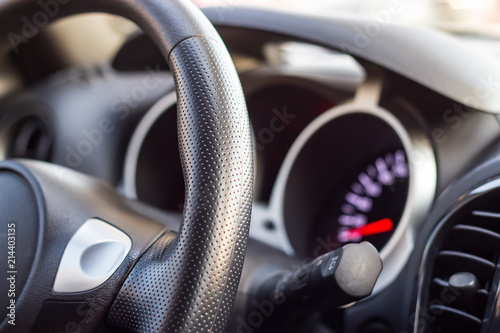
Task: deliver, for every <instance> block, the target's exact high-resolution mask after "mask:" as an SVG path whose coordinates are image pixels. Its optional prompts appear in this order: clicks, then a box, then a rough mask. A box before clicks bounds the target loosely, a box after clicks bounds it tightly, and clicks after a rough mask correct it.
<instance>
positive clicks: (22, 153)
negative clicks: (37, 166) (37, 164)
mask: <svg viewBox="0 0 500 333" xmlns="http://www.w3.org/2000/svg"><path fill="white" fill-rule="evenodd" d="M13 128H14V130H13V131H12V133H11V135H10V137H9V150H8V156H9V157H10V158H31V159H36V160H41V161H48V160H49V159H50V154H51V150H52V134H51V133H50V131H49V129H48V127H47V125H46V124H45V122H44V121H43V120H42V119H41V118H39V117H37V116H27V117H24V118H22V119H20V120H19V121H18V122H17V123H16V124H15V126H14V127H13Z"/></svg>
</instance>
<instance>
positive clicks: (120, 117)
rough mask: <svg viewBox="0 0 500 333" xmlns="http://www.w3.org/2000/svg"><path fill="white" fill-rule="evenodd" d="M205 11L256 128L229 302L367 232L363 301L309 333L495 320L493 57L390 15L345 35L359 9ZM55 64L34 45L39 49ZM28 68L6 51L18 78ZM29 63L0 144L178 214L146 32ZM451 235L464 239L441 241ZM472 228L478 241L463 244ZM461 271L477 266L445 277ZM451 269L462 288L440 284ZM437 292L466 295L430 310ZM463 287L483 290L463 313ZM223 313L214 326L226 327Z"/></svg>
mask: <svg viewBox="0 0 500 333" xmlns="http://www.w3.org/2000/svg"><path fill="white" fill-rule="evenodd" d="M205 14H206V15H207V16H208V17H209V19H210V20H211V21H212V22H213V24H214V25H215V26H216V28H217V29H218V31H219V33H220V34H221V36H222V39H223V40H224V42H225V43H226V46H227V47H228V50H229V51H230V54H231V56H232V57H233V61H234V63H235V66H236V68H237V70H238V74H239V76H240V80H241V82H242V86H243V90H244V93H245V98H246V102H247V107H248V111H249V115H250V120H251V125H252V131H253V137H254V154H255V155H254V161H255V162H254V163H255V175H254V183H255V185H254V186H255V188H254V204H253V214H252V222H251V229H250V238H251V240H250V244H249V250H248V254H247V259H246V264H245V266H244V273H243V277H242V282H241V284H240V289H239V293H238V300H237V305H236V308H235V313H238V311H244V310H242V309H245V308H246V307H247V306H248V304H245V295H248V294H252V293H253V292H255V288H256V285H258V283H259V281H261V280H262V279H263V278H264V277H265V276H269V275H272V274H273V273H275V272H277V271H279V270H283V269H287V268H290V267H293V266H294V265H300V264H304V263H307V262H309V261H310V260H312V259H314V258H316V257H318V256H320V255H322V254H324V253H327V252H330V251H333V250H335V249H337V248H339V247H341V246H343V245H346V244H349V243H358V242H361V241H368V242H370V243H372V244H373V245H374V246H375V247H376V248H377V249H378V250H379V252H380V254H381V257H382V260H383V264H384V269H383V271H382V273H381V276H380V277H379V280H378V282H377V285H376V286H375V290H374V292H373V294H372V296H370V297H369V298H367V299H365V300H363V301H360V302H358V303H356V304H354V305H351V306H349V307H345V308H342V309H331V311H329V312H328V313H323V314H321V315H319V317H318V318H317V323H318V326H317V327H316V329H315V332H316V331H317V332H363V333H369V332H448V331H450V330H449V329H446V327H451V326H450V325H454V326H453V329H452V330H451V331H453V332H459V331H460V332H462V331H464V332H494V331H495V330H494V327H498V326H494V325H499V324H498V320H497V318H498V314H495V311H494V309H495V306H494V305H495V304H496V303H495V302H496V301H497V300H498V297H497V296H498V290H497V289H498V284H499V279H498V274H499V273H498V272H500V270H499V269H498V265H499V262H498V259H499V256H498V253H499V252H500V251H498V250H496V249H497V248H498V240H499V239H500V236H499V235H498V234H497V232H498V231H500V228H498V227H497V226H496V225H495V226H494V227H490V226H489V224H488V223H489V222H488V221H490V220H491V221H494V220H495V219H498V217H499V216H500V211H499V210H498V208H497V205H495V204H494V202H495V200H496V198H497V197H498V193H497V188H498V180H496V179H497V177H498V170H500V169H499V168H498V164H499V162H498V148H499V147H498V144H499V139H500V123H499V118H498V113H499V112H500V93H498V91H496V90H497V86H498V84H497V83H496V78H500V60H499V59H497V58H496V57H494V56H493V55H490V54H488V53H487V52H485V51H484V52H483V51H481V50H475V49H471V48H470V47H468V46H467V44H466V42H463V41H460V40H459V39H458V38H456V37H450V36H447V35H445V34H444V33H440V32H434V31H427V30H423V29H419V28H413V27H404V26H388V27H386V28H384V29H383V30H382V32H380V34H379V35H377V36H375V37H374V38H373V39H372V40H371V42H370V43H369V44H368V46H366V47H363V48H361V47H358V46H359V45H358V46H357V45H355V43H354V44H353V41H355V37H356V35H355V33H356V31H357V30H356V27H365V25H366V24H367V23H366V22H365V21H363V20H362V19H354V18H353V19H349V18H344V17H314V16H307V15H299V14H290V13H286V12H277V11H276V12H274V11H266V10H257V9H245V8H234V9H232V11H231V15H225V16H223V17H221V16H220V15H219V14H220V12H219V11H217V10H216V9H206V10H205ZM256 17H258V19H256ZM297 22H299V23H300V24H297ZM299 27H301V28H299ZM42 37H43V36H41V37H40V38H42ZM437 45H439V52H437V51H436V46H437ZM350 46H351V47H350ZM29 47H33V48H34V51H36V52H40V50H39V49H37V45H36V43H33V44H31V45H29ZM47 52H48V51H46V53H47ZM457 54H460V56H456V55H457ZM53 60H54V59H53V58H52V56H51V53H50V52H48V53H47V54H45V56H41V57H40V59H38V60H37V61H39V63H40V64H42V65H43V64H46V63H47V62H51V61H53ZM40 64H39V65H40ZM30 65H32V64H30V61H29V59H25V58H21V57H17V56H16V55H15V54H12V56H11V64H10V66H12V67H13V68H16V70H17V71H18V72H19V73H21V75H20V76H22V73H25V72H27V71H29V70H30ZM36 74H37V75H34V74H33V75H34V76H33V77H29V78H27V77H25V78H24V80H25V85H24V87H23V88H22V89H17V90H15V91H14V92H12V93H10V94H7V95H5V96H3V97H2V100H1V103H0V124H1V125H0V157H1V158H2V159H6V158H32V159H38V160H42V161H47V162H52V163H56V164H59V165H62V166H65V167H69V168H72V169H75V170H78V171H81V172H83V173H86V174H89V175H92V176H95V177H98V178H100V179H102V180H104V181H106V182H108V183H110V184H112V185H113V186H114V187H115V188H117V189H118V190H119V191H120V192H121V193H122V194H123V195H124V196H126V197H128V198H131V199H135V200H139V201H141V202H144V203H146V204H148V205H150V206H151V207H153V208H152V209H159V210H161V211H168V212H170V213H171V214H173V215H175V216H177V219H178V220H179V221H180V216H181V212H182V209H183V203H184V183H183V176H182V168H181V162H180V157H179V152H178V141H177V130H176V119H177V118H176V95H175V87H174V80H173V77H172V75H171V73H170V71H169V68H168V65H167V63H166V62H165V61H164V60H163V58H162V56H161V54H160V52H159V51H158V50H157V49H156V47H155V45H154V44H153V43H152V42H151V41H150V40H149V39H148V38H147V37H145V35H143V34H142V32H140V31H134V32H133V33H131V34H130V35H128V37H127V39H126V41H125V42H124V43H123V44H122V45H121V46H120V47H119V49H118V51H117V52H116V54H115V55H114V56H113V57H112V59H111V60H110V61H109V62H106V63H100V64H95V65H91V66H85V67H82V66H79V67H73V66H72V67H69V68H64V66H63V65H62V64H59V66H55V69H54V70H52V71H51V72H50V73H48V74H47V73H36ZM160 151H161V154H160V153H159V152H160ZM470 216H474V217H475V218H474V221H476V222H473V223H472V224H471V225H469V224H470V221H471V217H470ZM488 219H490V220H488ZM448 221H450V222H448ZM464 221H466V222H467V221H468V223H469V224H467V223H466V222H464ZM450 230H453V233H454V234H455V236H456V237H458V239H462V240H463V239H469V237H471V238H470V240H467V241H462V243H464V244H461V245H460V244H451V243H452V241H447V240H446V241H445V240H443V239H445V238H446V237H448V236H447V235H449V234H450V232H451V231H450ZM457 235H458V236H457ZM484 235H486V236H484ZM482 236H484V237H486V238H487V239H488V242H490V243H491V246H486V247H485V248H481V249H479V250H477V249H476V248H475V247H474V246H472V245H471V243H474V244H479V243H481V242H486V241H485V240H483V238H482ZM490 243H488V244H490ZM470 247H474V249H473V250H470V251H468V252H467V251H466V250H464V248H470ZM446 251H447V252H446ZM460 251H461V252H460ZM464 251H465V252H466V253H465V254H464ZM485 253H486V254H485ZM436 258H437V259H436ZM477 258H479V259H477ZM460 260H462V262H465V264H462V262H461V261H460ZM474 260H475V261H474ZM485 261H487V262H486V263H485ZM435 262H437V263H435ZM443 267H448V268H446V269H445V268H443ZM476 267H477V268H476ZM485 267H486V268H485ZM464 272H467V273H468V274H472V275H473V276H474V274H475V276H476V277H477V278H470V275H468V276H465V277H464V275H463V274H462V275H460V276H458V277H456V275H457V274H460V273H464ZM453 276H455V278H456V279H458V278H464V279H465V278H467V277H469V278H470V279H471V280H473V283H474V285H475V287H474V288H475V289H474V288H472V287H471V288H469V289H467V288H465V287H460V286H458V287H456V288H455V289H449V288H450V284H453V283H455V282H453V281H454V280H453V279H452V277H453ZM471 283H472V282H471ZM439 288H441V289H442V288H448V289H446V290H460V292H461V293H463V294H467V293H469V294H470V295H469V296H460V297H462V298H460V297H458V299H459V301H458V302H456V304H458V305H456V304H455V303H453V302H442V301H441V303H443V304H441V303H439V302H438V303H439V304H438V303H436V304H437V305H436V304H434V303H432V301H433V300H436V299H438V300H439V299H442V297H443V296H442V295H443V293H442V292H441V291H440V290H441V289H439ZM472 289H474V290H472ZM471 290H472V291H471ZM471 293H472V294H471ZM471 295H472V296H471ZM477 295H479V296H477ZM476 296H477V299H479V301H477V302H482V303H481V305H480V306H473V307H472V308H471V306H470V303H471V302H476ZM460 299H461V300H460ZM429 304H430V305H429ZM454 304H455V305H454ZM478 309H479V310H478ZM429 311H431V312H429ZM490 312H491V313H493V314H489V313H490ZM242 313H243V312H242ZM429 313H430V314H429ZM430 317H432V318H434V319H432V320H431V319H429V318H430ZM435 318H437V319H435ZM464 318H465V319H464ZM483 318H489V319H488V320H486V319H483ZM233 319H234V320H233V321H232V324H231V325H232V326H230V328H229V329H228V332H229V331H238V329H241V326H238V325H239V324H238V323H239V322H238V320H237V318H236V317H235V318H233ZM451 323H454V324H451ZM457 323H464V324H463V325H462V324H457ZM486 327H488V329H490V330H489V331H486ZM252 328H255V327H253V326H252Z"/></svg>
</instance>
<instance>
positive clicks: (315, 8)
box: [194, 0, 500, 37]
mask: <svg viewBox="0 0 500 333" xmlns="http://www.w3.org/2000/svg"><path fill="white" fill-rule="evenodd" d="M194 2H195V3H196V4H197V5H198V6H200V7H205V6H221V7H222V8H224V7H226V8H227V9H228V10H226V13H228V12H229V11H230V7H236V6H253V7H267V8H269V7H275V8H280V9H287V10H290V11H300V12H302V13H304V12H310V13H321V14H322V15H328V13H342V12H344V13H354V14H359V15H363V16H366V17H368V18H373V19H376V18H377V13H379V12H380V11H383V10H388V9H390V8H393V6H397V7H399V9H400V11H401V12H400V13H399V14H398V15H394V21H395V22H398V23H404V24H419V25H428V26H433V27H436V28H439V29H443V30H446V31H450V32H453V33H459V34H470V35H480V36H485V37H486V36H489V37H500V24H499V23H500V0H309V1H303V0H194ZM221 12H224V10H223V9H222V10H221Z"/></svg>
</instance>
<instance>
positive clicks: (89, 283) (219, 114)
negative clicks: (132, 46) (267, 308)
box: [0, 0, 253, 332]
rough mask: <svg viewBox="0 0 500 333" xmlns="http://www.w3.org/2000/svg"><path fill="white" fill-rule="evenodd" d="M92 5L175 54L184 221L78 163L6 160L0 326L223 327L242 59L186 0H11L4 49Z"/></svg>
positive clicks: (240, 219) (232, 259)
mask: <svg viewBox="0 0 500 333" xmlns="http://www.w3.org/2000/svg"><path fill="white" fill-rule="evenodd" d="M87 12H106V13H110V14H115V15H120V16H123V17H125V18H128V19H130V20H131V21H133V22H135V23H136V24H137V25H138V26H139V27H140V28H141V29H143V30H144V32H145V33H146V34H147V35H149V37H150V38H151V39H152V40H153V41H154V42H155V43H156V45H157V47H158V48H159V49H160V50H161V52H162V54H163V55H164V57H165V58H166V59H167V61H168V63H169V66H170V69H171V71H172V73H173V75H174V78H175V85H176V93H177V102H178V108H177V110H178V111H177V112H178V116H177V128H178V136H179V150H180V155H181V160H182V168H183V173H184V181H185V184H186V196H185V197H186V199H185V205H184V210H183V214H182V223H181V225H180V228H179V231H178V232H177V231H176V230H173V227H169V225H168V222H163V223H160V222H158V221H157V220H158V219H159V217H158V216H160V215H161V214H159V213H157V212H153V211H152V209H151V208H148V207H146V206H144V205H141V204H140V203H138V202H133V201H130V200H128V199H125V198H123V197H122V196H120V195H119V194H118V193H117V192H115V190H114V189H113V188H111V187H110V186H109V185H107V184H105V183H103V182H101V181H99V180H97V179H94V178H91V177H89V176H86V175H83V174H80V173H77V172H75V171H71V170H66V169H64V168H62V167H59V166H56V165H53V164H48V163H43V162H36V161H28V160H17V161H4V162H1V163H0V201H1V203H0V212H2V213H1V217H0V226H1V227H2V230H1V231H0V233H5V234H6V235H8V242H5V246H4V245H2V249H1V250H2V251H3V252H5V250H6V249H5V248H7V247H9V251H10V250H13V251H12V253H11V254H13V256H10V257H15V259H17V261H16V262H15V263H14V264H12V266H11V267H10V268H11V269H9V271H10V272H11V273H8V275H10V276H12V279H11V280H9V281H8V282H7V285H5V287H6V288H10V287H13V288H14V294H15V296H14V297H7V296H6V295H7V294H6V293H5V292H4V290H3V289H2V290H1V292H2V296H0V297H2V298H1V299H0V301H1V304H0V305H1V306H2V308H3V309H7V316H6V317H5V319H4V320H3V322H2V324H1V326H0V330H1V331H20V332H26V331H30V330H31V331H36V332H43V331H47V332H48V331H56V330H57V331H59V330H65V331H67V330H68V327H69V326H70V327H71V328H72V330H70V331H72V332H85V331H94V330H99V331H109V330H120V331H131V332H159V331H162V332H165V331H166V332H222V331H223V330H224V327H225V325H226V323H227V320H228V316H229V314H230V312H231V310H232V306H233V302H234V298H235V295H236V291H237V288H238V284H239V279H240V274H241V269H242V265H243V260H244V256H245V251H246V243H247V238H248V230H249V223H250V214H251V203H252V202H251V201H252V187H253V184H252V182H253V162H252V159H253V154H252V138H251V134H250V125H249V119H248V114H247V111H246V105H245V101H244V97H243V93H242V89H241V85H240V82H239V79H238V76H237V73H236V70H235V68H234V65H233V64H232V61H231V59H230V57H229V54H228V52H227V50H226V48H225V46H224V44H223V43H222V41H221V39H220V37H219V36H218V34H217V32H216V31H215V29H214V28H213V26H212V25H211V24H210V22H209V21H208V20H207V19H206V18H205V17H204V16H203V14H202V13H201V12H200V11H199V10H198V9H197V8H196V7H195V6H194V5H193V4H192V3H190V2H189V1H188V0H170V1H166V0H41V1H38V0H7V1H3V2H2V3H1V4H0V17H1V21H0V31H1V36H2V42H1V44H0V50H2V52H3V54H4V55H5V53H6V51H9V50H11V49H14V52H16V51H19V50H20V51H21V52H22V46H23V44H26V43H29V42H30V40H31V38H33V37H34V35H36V33H37V32H38V31H39V30H40V29H42V28H43V26H45V25H47V24H48V23H49V22H50V21H53V20H56V19H59V18H62V17H66V16H70V15H74V14H80V13H87ZM18 49H19V50H18ZM159 153H161V152H159ZM165 223H166V224H165ZM2 243H3V242H2ZM14 252H15V253H14ZM10 257H9V258H10ZM2 260H4V259H2ZM8 260H9V261H8V262H5V266H4V262H3V261H2V262H1V264H2V267H7V264H8V265H11V263H13V261H10V260H12V259H8ZM2 283H5V282H2ZM1 286H2V288H3V287H4V285H3V284H2V285H1ZM4 294H5V295H4ZM4 305H5V306H4ZM12 321H13V323H14V324H12ZM68 325H69V326H68Z"/></svg>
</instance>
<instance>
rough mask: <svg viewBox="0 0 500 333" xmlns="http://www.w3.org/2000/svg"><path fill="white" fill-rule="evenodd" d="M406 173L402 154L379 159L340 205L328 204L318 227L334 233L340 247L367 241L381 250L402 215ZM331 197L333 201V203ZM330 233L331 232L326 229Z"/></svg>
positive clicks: (351, 187)
mask: <svg viewBox="0 0 500 333" xmlns="http://www.w3.org/2000/svg"><path fill="white" fill-rule="evenodd" d="M408 176H409V169H408V164H407V162H406V156H405V153H404V152H403V150H401V149H398V150H396V151H395V152H388V153H387V154H386V155H385V156H380V157H378V158H377V159H376V160H375V161H374V162H373V163H371V164H369V165H368V166H367V167H366V168H364V169H363V170H362V171H361V172H360V173H359V174H357V175H355V176H354V182H353V183H352V184H351V186H350V189H349V190H348V191H347V192H346V193H345V194H344V197H343V200H338V202H339V203H340V204H339V205H334V207H335V208H334V209H333V210H332V209H331V207H332V206H331V205H330V204H327V205H326V207H325V212H324V216H323V218H322V219H326V220H328V221H331V222H330V223H321V225H323V226H331V227H332V228H331V230H336V232H335V234H336V238H337V241H338V243H339V244H341V245H344V244H346V243H351V242H361V241H369V242H371V243H372V244H373V245H375V246H376V247H377V248H378V249H381V248H382V246H383V245H385V243H387V241H388V240H389V239H390V237H391V235H392V233H393V232H394V229H395V228H396V226H397V223H398V221H399V220H400V218H401V215H402V214H403V210H404V207H405V204H404V203H405V201H406V197H407V194H408ZM335 197H337V195H334V198H332V200H335V199H336V198H335ZM329 229H330V228H329Z"/></svg>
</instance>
